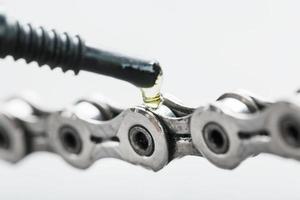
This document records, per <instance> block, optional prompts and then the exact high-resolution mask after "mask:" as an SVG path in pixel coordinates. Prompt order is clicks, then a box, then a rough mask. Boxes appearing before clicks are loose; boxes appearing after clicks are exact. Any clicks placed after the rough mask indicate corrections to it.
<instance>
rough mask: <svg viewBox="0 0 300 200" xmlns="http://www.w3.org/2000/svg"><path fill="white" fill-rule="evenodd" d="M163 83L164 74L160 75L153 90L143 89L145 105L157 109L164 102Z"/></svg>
mask: <svg viewBox="0 0 300 200" xmlns="http://www.w3.org/2000/svg"><path fill="white" fill-rule="evenodd" d="M162 81H163V74H162V72H161V73H160V74H159V75H158V77H157V79H156V81H155V84H154V85H153V86H152V87H151V88H141V90H142V96H143V101H144V105H145V106H147V107H149V108H152V109H157V108H158V107H159V106H160V104H161V103H162V101H163V97H162V95H161V86H162Z"/></svg>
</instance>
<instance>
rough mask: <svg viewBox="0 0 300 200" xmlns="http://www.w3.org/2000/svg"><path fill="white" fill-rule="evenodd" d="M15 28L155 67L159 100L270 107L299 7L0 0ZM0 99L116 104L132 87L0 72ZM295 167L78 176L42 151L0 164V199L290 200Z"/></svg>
mask: <svg viewBox="0 0 300 200" xmlns="http://www.w3.org/2000/svg"><path fill="white" fill-rule="evenodd" d="M0 2H1V6H3V7H4V8H5V9H6V11H7V12H8V13H9V14H10V15H12V16H15V17H16V18H19V19H22V21H23V22H33V23H34V24H35V25H45V26H46V27H50V28H57V29H58V30H61V31H69V32H73V33H80V34H81V35H82V36H84V38H85V39H86V41H87V42H92V43H94V44H95V45H97V46H100V47H103V48H107V49H113V50H117V51H120V52H124V53H127V54H131V55H136V56H140V57H145V58H155V59H157V60H159V61H160V62H161V64H162V66H163V68H164V73H165V79H164V88H163V89H164V91H165V92H168V93H171V94H174V95H176V96H177V97H178V98H180V99H182V100H183V102H185V103H186V104H188V105H193V106H197V105H201V104H202V103H204V102H207V101H212V100H214V99H216V98H217V97H218V96H219V95H220V94H222V93H223V92H226V91H231V90H234V89H237V88H244V89H247V90H250V91H252V92H254V93H257V94H259V95H262V96H265V97H269V98H277V97H280V96H283V95H287V94H291V93H292V92H294V91H295V90H296V89H297V88H298V87H299V86H300V80H299V72H300V57H299V55H300V23H299V21H300V12H299V10H300V4H299V1H268V0H257V1H238V0H237V1H233V0H229V1H222V0H219V1H216V0H214V1H199V0H195V1H188V0H187V1H177V0H164V1H162V0H153V1H141V0H123V1H121V0H120V1H117V0H107V1H104V0H97V1H96V0H85V1H83V0H81V1H79V0H72V1H71V0H69V1H62V0H49V1H43V0H26V1H25V0H19V1H18V0H1V1H0ZM0 65H1V66H0V91H1V92H0V97H1V98H5V97H7V96H9V95H12V94H17V93H20V92H22V91H25V90H28V89H30V90H33V91H35V92H36V93H38V94H39V95H40V97H41V98H42V99H43V100H42V103H43V105H46V106H48V107H50V108H60V107H63V106H65V105H67V104H68V103H71V102H72V101H74V100H75V99H76V98H79V97H82V96H84V95H88V94H91V93H93V92H98V93H101V94H103V95H105V96H107V97H109V98H111V99H112V100H114V101H115V102H118V103H120V104H121V105H123V106H126V107H127V106H133V105H136V104H138V103H140V102H141V98H140V96H139V91H138V90H137V89H136V88H134V87H133V86H131V85H129V84H127V83H124V82H121V81H118V80H115V79H112V78H107V77H104V76H97V75H94V74H90V73H86V72H82V73H80V75H79V76H74V75H73V74H72V73H67V74H63V73H61V71H60V70H54V71H50V70H49V68H48V67H43V68H41V69H39V68H38V67H37V65H36V64H35V63H32V64H30V66H26V65H25V62H24V61H18V62H17V63H15V62H13V60H12V59H11V58H7V59H5V60H4V61H1V63H0ZM299 178H300V164H299V163H297V162H295V161H291V160H286V159H282V158H278V157H274V156H270V155H260V156H257V157H255V158H252V159H249V160H247V161H246V162H244V163H243V164H242V165H241V166H240V167H239V168H237V169H235V170H233V171H226V170H221V169H218V168H216V167H214V166H213V165H212V164H210V163H209V162H208V161H206V160H204V159H202V158H197V157H186V158H183V159H180V160H176V161H173V162H172V163H170V164H169V165H168V166H167V167H166V168H164V169H163V170H161V171H159V172H158V173H153V172H151V171H147V170H144V169H142V168H140V167H136V166H132V165H130V164H127V163H125V162H123V161H119V160H114V159H105V160H101V161H99V162H97V163H96V164H94V165H93V166H92V167H91V168H90V169H88V170H85V171H80V170H77V169H74V168H72V167H70V166H69V165H67V164H66V163H65V162H64V161H62V160H61V159H60V158H59V157H57V156H55V155H52V154H48V153H37V154H34V155H31V156H29V157H27V158H26V159H24V160H23V161H22V162H20V163H19V164H18V165H16V166H11V165H9V164H7V163H5V162H1V163H0V199H36V200H40V199H44V200H45V199H67V198H72V199H74V200H75V199H131V200H132V199H168V198H173V199H220V198H222V199H230V200H232V199H260V198H269V199H271V198H272V199H283V198H285V199H299V197H300V191H299V190H298V189H299V183H300V180H299Z"/></svg>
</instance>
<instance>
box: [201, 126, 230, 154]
mask: <svg viewBox="0 0 300 200" xmlns="http://www.w3.org/2000/svg"><path fill="white" fill-rule="evenodd" d="M203 137H204V141H205V143H206V145H207V147H208V148H209V149H210V150H211V151H212V152H214V153H216V154H224V153H226V152H227V151H228V149H229V139H228V136H227V133H226V132H225V131H224V129H223V128H222V127H221V126H220V125H219V124H217V123H215V122H210V123H208V124H206V125H205V126H204V129H203Z"/></svg>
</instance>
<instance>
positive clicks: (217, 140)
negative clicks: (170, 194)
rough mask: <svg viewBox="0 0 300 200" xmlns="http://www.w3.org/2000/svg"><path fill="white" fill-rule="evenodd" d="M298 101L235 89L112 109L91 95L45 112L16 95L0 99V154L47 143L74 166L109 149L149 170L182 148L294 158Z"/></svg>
mask: <svg viewBox="0 0 300 200" xmlns="http://www.w3.org/2000/svg"><path fill="white" fill-rule="evenodd" d="M299 105H300V104H299V102H298V100H297V95H295V96H294V97H292V98H289V99H286V100H281V101H277V102H267V101H264V100H262V99H260V98H257V97H255V96H253V95H251V94H247V93H244V92H235V93H226V94H224V95H222V96H221V97H219V98H218V99H217V100H216V101H215V102H213V103H211V104H209V105H206V106H201V107H199V108H191V107H187V106H184V105H182V104H180V103H178V102H177V101H175V100H173V99H172V98H170V97H166V96H165V97H164V101H163V103H162V105H161V106H160V107H159V108H158V109H155V110H154V109H149V108H147V107H145V106H136V107H133V108H129V109H120V108H118V107H116V106H113V105H111V104H110V103H108V102H107V101H105V100H103V99H101V98H99V97H95V96H94V97H90V98H87V99H81V100H79V101H77V102H76V103H75V104H73V105H71V106H68V107H67V108H65V109H63V110H59V111H54V112H52V111H47V110H45V109H43V108H40V107H39V106H38V105H37V104H36V103H34V101H33V100H30V99H28V98H27V97H24V96H19V97H18V96H17V97H12V98H9V99H7V100H5V101H3V103H2V105H1V109H0V158H2V159H3V160H6V161H9V162H12V163H15V162H18V161H19V160H21V159H23V158H24V157H25V156H27V155H28V154H30V153H33V152H36V151H48V152H52V153H55V154H58V155H60V156H61V157H62V158H63V159H64V160H65V161H67V162H68V163H69V164H71V165H72V166H74V167H77V168H81V169H85V168H88V167H89V166H91V165H92V164H93V163H94V162H95V161H97V160H98V159H101V158H107V157H111V158H118V159H121V160H124V161H127V162H129V163H132V164H135V165H140V166H143V167H145V168H148V169H151V170H154V171H157V170H160V169H161V168H163V167H164V166H165V165H167V164H168V163H169V162H170V161H172V160H173V159H176V158H180V157H183V156H187V155H194V156H203V157H205V158H206V159H207V160H209V161H210V162H211V163H213V164H214V165H216V166H217V167H220V168H224V169H233V168H235V167H237V166H238V165H239V164H240V163H241V162H242V161H243V160H245V159H246V158H248V157H252V156H255V155H257V154H260V153H270V154H274V155H278V156H281V157H285V158H293V159H296V160H300V107H299Z"/></svg>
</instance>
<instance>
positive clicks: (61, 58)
mask: <svg viewBox="0 0 300 200" xmlns="http://www.w3.org/2000/svg"><path fill="white" fill-rule="evenodd" d="M8 55H11V56H13V58H14V59H15V60H18V59H20V58H23V59H25V60H26V62H27V63H29V62H32V61H36V62H37V63H38V64H39V66H42V65H48V66H50V68H51V69H54V68H56V67H60V68H61V69H62V70H63V71H64V72H65V71H68V70H72V71H74V72H75V74H77V73H78V72H79V71H80V70H85V71H90V72H94V73H97V74H103V75H107V76H111V77H114V78H118V79H121V80H124V81H127V82H130V83H132V84H133V85H135V86H138V87H143V88H148V87H151V86H153V85H154V84H155V81H156V79H157V77H158V76H159V74H160V73H162V72H161V67H160V66H159V64H158V63H157V62H152V61H145V60H140V59H135V58H130V57H127V56H123V55H119V54H116V53H112V52H107V51H103V50H100V49H97V48H94V47H89V46H86V45H85V43H84V41H83V40H82V39H81V38H80V37H79V36H78V35H76V36H71V35H69V34H67V33H58V32H57V31H55V30H50V31H48V30H46V29H44V28H43V27H38V28H34V27H33V26H32V25H30V24H26V25H23V24H20V23H19V22H18V21H16V20H14V19H11V18H9V17H7V16H6V15H5V14H4V13H0V57H2V58H4V57H6V56H8Z"/></svg>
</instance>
